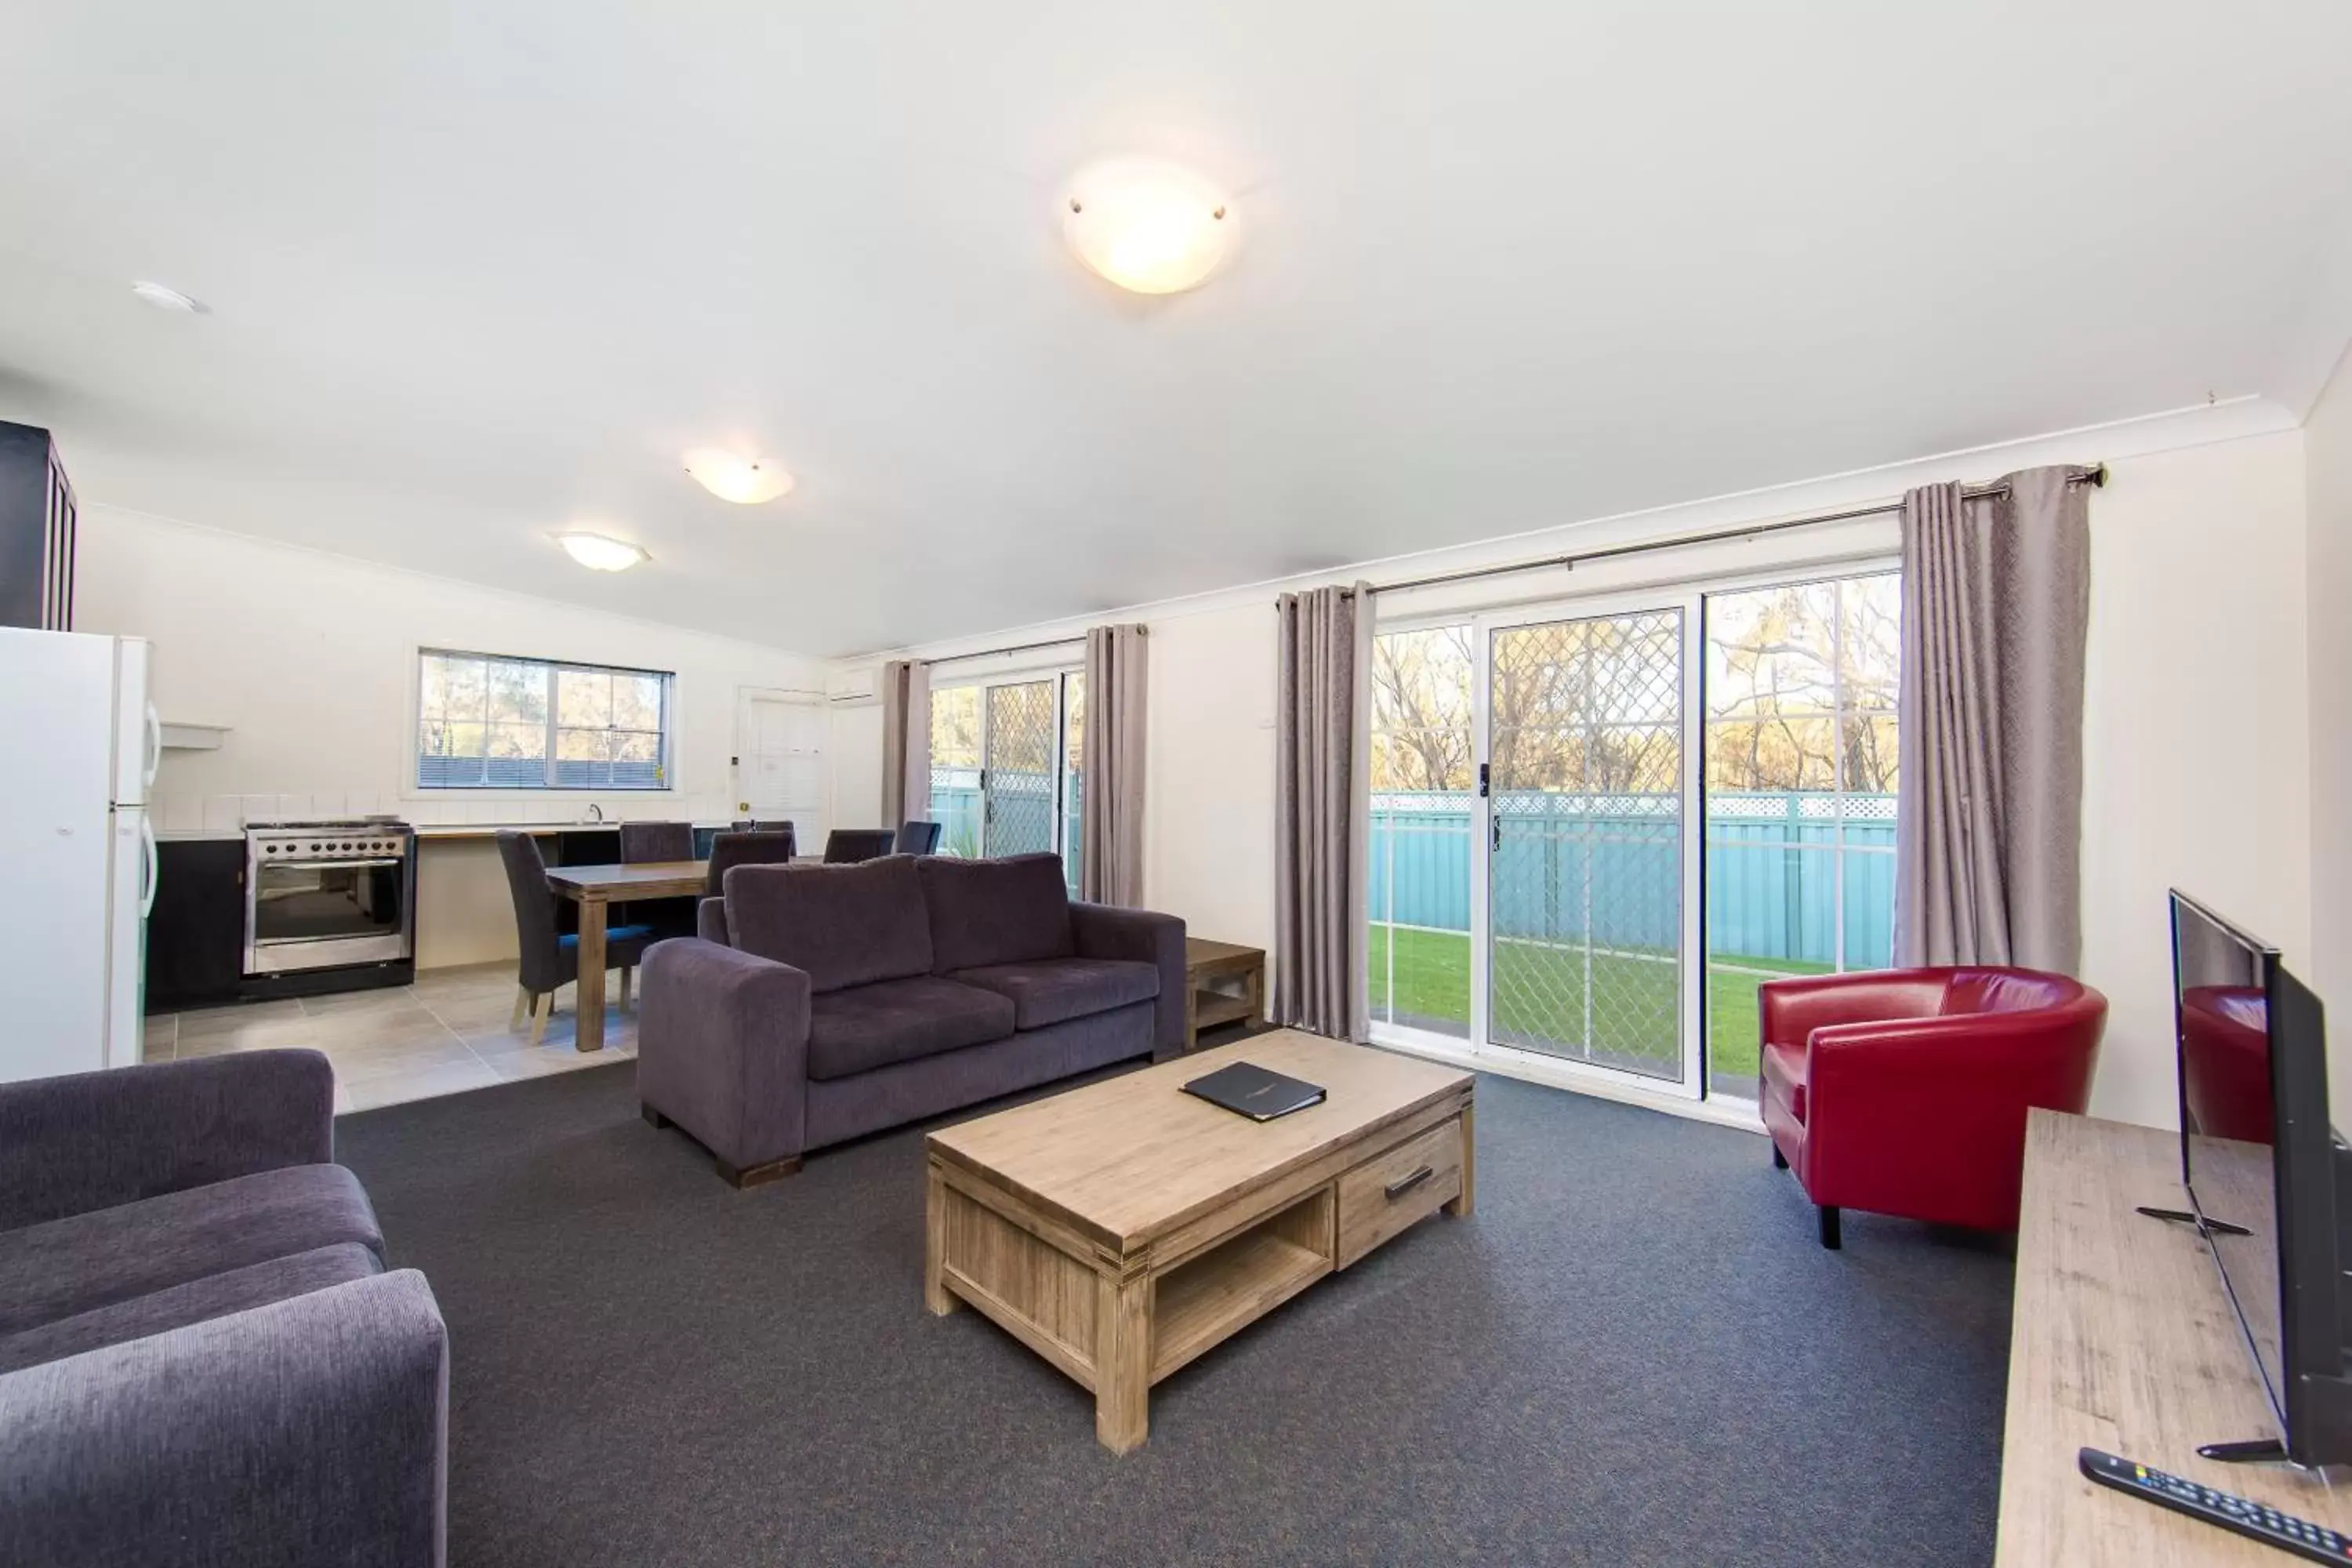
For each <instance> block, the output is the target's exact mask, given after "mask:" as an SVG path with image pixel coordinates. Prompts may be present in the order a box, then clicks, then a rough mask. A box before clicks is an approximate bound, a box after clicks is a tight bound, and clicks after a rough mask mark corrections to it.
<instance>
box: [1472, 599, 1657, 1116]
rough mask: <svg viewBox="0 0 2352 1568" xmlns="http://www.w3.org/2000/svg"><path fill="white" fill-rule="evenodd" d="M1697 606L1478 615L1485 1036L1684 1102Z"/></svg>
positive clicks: (1480, 951) (1480, 987)
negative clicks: (1482, 653)
mask: <svg viewBox="0 0 2352 1568" xmlns="http://www.w3.org/2000/svg"><path fill="white" fill-rule="evenodd" d="M1695 623H1696V604H1692V603H1683V602H1677V601H1676V599H1675V596H1673V595H1669V596H1668V597H1667V600H1666V602H1665V603H1663V604H1638V605H1633V606H1631V607H1628V608H1625V609H1623V610H1622V611H1618V610H1614V609H1613V608H1612V611H1611V613H1607V614H1591V615H1578V616H1563V617H1560V618H1556V619H1543V620H1528V619H1525V618H1515V619H1511V620H1508V621H1506V620H1504V619H1502V618H1499V617H1489V618H1487V619H1486V621H1485V622H1484V623H1483V625H1484V626H1485V628H1486V655H1487V658H1486V672H1485V673H1486V679H1485V681H1484V682H1483V686H1484V690H1483V692H1482V695H1483V697H1484V699H1485V700H1484V702H1483V704H1482V708H1483V710H1484V711H1483V715H1482V716H1483V718H1484V720H1485V722H1484V725H1483V729H1484V731H1485V739H1486V745H1485V748H1484V749H1485V752H1486V764H1487V767H1486V780H1485V784H1486V794H1485V797H1484V799H1483V800H1482V801H1481V803H1480V805H1481V807H1482V809H1483V812H1484V815H1485V816H1486V824H1485V826H1486V833H1485V836H1484V837H1485V839H1486V865H1485V872H1486V875H1485V877H1484V878H1483V880H1484V882H1485V884H1486V887H1485V898H1484V900H1483V903H1484V905H1485V911H1484V912H1485V914H1486V921H1485V922H1484V923H1485V925H1486V931H1485V933H1484V935H1485V941H1484V942H1480V943H1475V944H1474V948H1475V953H1476V956H1477V958H1478V959H1480V960H1482V961H1483V962H1482V963H1480V965H1479V966H1480V968H1481V969H1482V970H1483V971H1484V973H1483V974H1482V975H1481V976H1479V977H1478V984H1475V986H1474V990H1475V991H1477V992H1481V993H1483V999H1484V1001H1485V1006H1484V1007H1483V1008H1482V1009H1480V1010H1481V1011H1482V1012H1483V1013H1484V1015H1485V1019H1484V1022H1485V1031H1484V1035H1483V1038H1484V1039H1485V1040H1486V1042H1488V1043H1489V1044H1490V1045H1493V1046H1499V1047H1510V1048H1514V1049H1517V1050H1523V1051H1530V1052H1535V1053H1538V1054H1540V1055H1541V1056H1544V1057H1547V1058H1555V1059H1557V1060H1559V1061H1561V1062H1565V1063H1570V1064H1573V1065H1574V1066H1575V1067H1576V1068H1578V1069H1579V1070H1589V1071H1592V1072H1596V1073H1601V1074H1605V1075H1608V1076H1612V1077H1631V1078H1633V1079H1640V1080H1642V1081H1643V1082H1645V1083H1647V1084H1648V1085H1649V1087H1651V1088H1653V1089H1660V1088H1664V1089H1669V1090H1672V1091H1679V1092H1682V1093H1686V1094H1692V1095H1696V1093H1697V1092H1698V1061H1699V1055H1698V1031H1697V1030H1696V1029H1694V1028H1686V1027H1685V1019H1686V1018H1690V1017H1693V1016H1696V997H1695V996H1694V995H1693V994H1692V991H1693V988H1694V984H1695V983H1694V980H1693V977H1692V973H1691V966H1690V964H1689V963H1688V962H1687V958H1686V953H1687V951H1688V947H1689V940H1688V939H1689V934H1690V933H1689V931H1688V927H1689V924H1690V921H1691V917H1692V913H1693V911H1694V910H1695V907H1696V890H1695V889H1694V888H1693V886H1692V885H1691V884H1692V881H1693V876H1692V865H1693V857H1692V855H1691V854H1690V848H1689V845H1688V843H1687V837H1688V831H1689V824H1690V820H1691V818H1690V813H1689V811H1688V809H1687V805H1688V802H1689V800H1690V798H1691V793H1692V789H1693V786H1694V782H1695V781H1694V779H1693V776H1692V769H1691V763H1692V761H1693V752H1694V751H1695V747H1694V745H1693V743H1692V740H1693V738H1692V736H1691V735H1690V733H1689V711H1688V708H1689V705H1688V704H1687V703H1686V702H1685V687H1686V680H1685V672H1686V671H1687V670H1688V669H1689V668H1691V658H1690V653H1689V650H1688V648H1687V647H1686V644H1687V641H1688V639H1689V637H1690V636H1691V632H1692V628H1693V626H1694V625H1695Z"/></svg>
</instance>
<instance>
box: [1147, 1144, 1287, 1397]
mask: <svg viewBox="0 0 2352 1568" xmlns="http://www.w3.org/2000/svg"><path fill="white" fill-rule="evenodd" d="M1330 1272H1331V1194H1330V1191H1329V1189H1328V1188H1325V1189H1320V1190H1318V1191H1317V1192H1315V1193H1313V1194H1309V1195H1308V1196H1307V1199H1306V1201H1305V1202H1303V1203H1298V1204H1294V1205H1291V1206H1290V1207H1289V1208H1286V1209H1284V1210H1283V1211H1282V1212H1281V1213H1279V1214H1276V1215H1269V1216H1268V1217H1267V1218H1265V1219H1263V1220H1260V1221H1259V1222H1258V1223H1257V1224H1255V1225H1254V1226H1250V1227H1249V1228H1248V1229H1246V1230H1244V1231H1242V1232H1240V1233H1239V1234H1238V1235H1235V1236H1232V1237H1227V1238H1226V1239H1225V1240H1223V1241H1221V1242H1219V1243H1218V1244H1217V1245H1216V1246H1214V1247H1210V1248H1209V1249H1208V1250H1207V1251H1206V1252H1203V1253H1201V1254H1200V1255H1198V1256H1197V1257H1194V1258H1188V1259H1187V1260H1185V1261H1184V1262H1182V1263H1180V1264H1178V1265H1177V1266H1176V1267H1175V1268H1171V1269H1170V1270H1169V1271H1168V1272H1167V1273H1165V1274H1162V1275H1160V1278H1159V1279H1158V1281H1157V1282H1156V1288H1157V1290H1158V1298H1157V1300H1154V1301H1153V1303H1152V1310H1151V1321H1152V1334H1153V1338H1152V1351H1151V1381H1152V1382H1154V1383H1158V1382H1159V1381H1160V1379H1161V1378H1163V1377H1166V1376H1167V1375H1168V1374H1169V1373H1171V1372H1174V1371H1175V1370H1176V1369H1177V1368H1178V1367H1180V1366H1182V1365H1183V1364H1184V1363H1187V1362H1189V1361H1191V1360H1192V1358H1193V1357H1195V1356H1197V1355H1199V1354H1200V1353H1201V1352H1202V1351H1205V1350H1207V1349H1208V1348H1209V1347H1210V1346H1212V1345H1213V1344H1216V1343H1217V1342H1220V1341H1222V1340H1223V1339H1225V1338H1227V1337H1228V1336H1230V1335H1231V1334H1232V1333H1233V1332H1234V1331H1235V1330H1236V1329H1239V1328H1241V1327H1242V1326H1243V1325H1244V1324H1245V1323H1249V1322H1252V1321H1255V1320H1256V1319H1258V1318H1260V1317H1263V1316H1264V1315H1265V1313H1267V1312H1268V1311H1270V1310H1273V1309H1274V1308H1276V1307H1278V1306H1280V1305H1281V1304H1282V1303H1283V1302H1285V1301H1287V1300H1290V1298H1292V1297H1293V1296H1296V1295H1297V1294H1298V1292H1300V1291H1301V1290H1304V1289H1307V1287H1308V1286H1309V1285H1312V1284H1313V1283H1315V1281H1317V1280H1318V1279H1322V1278H1323V1276H1325V1275H1326V1274H1328V1273H1330Z"/></svg>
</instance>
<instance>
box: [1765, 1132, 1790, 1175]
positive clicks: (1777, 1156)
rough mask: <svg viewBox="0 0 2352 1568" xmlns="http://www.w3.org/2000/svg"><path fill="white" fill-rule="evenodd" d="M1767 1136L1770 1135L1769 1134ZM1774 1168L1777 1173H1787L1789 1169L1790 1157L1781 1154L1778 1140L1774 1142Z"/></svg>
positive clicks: (1775, 1139)
mask: <svg viewBox="0 0 2352 1568" xmlns="http://www.w3.org/2000/svg"><path fill="white" fill-rule="evenodd" d="M1766 1136H1768V1137H1769V1136H1770V1135H1769V1133H1768V1134H1767V1135H1766ZM1772 1168H1773V1169H1774V1170H1776V1171H1785V1170H1787V1169H1788V1168H1789V1156H1787V1155H1786V1154H1783V1153H1781V1152H1780V1140H1779V1139H1777V1138H1774V1139H1773V1140H1772Z"/></svg>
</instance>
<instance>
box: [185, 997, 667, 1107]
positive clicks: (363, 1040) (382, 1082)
mask: <svg viewBox="0 0 2352 1568" xmlns="http://www.w3.org/2000/svg"><path fill="white" fill-rule="evenodd" d="M604 994H605V998H606V1003H605V1013H604V1049H603V1050H601V1051H592V1052H588V1053H585V1054H583V1053H582V1052H580V1051H577V1050H574V1049H573V1048H572V987H570V986H568V985H567V986H565V987H564V988H563V989H562V990H561V991H559V992H557V993H556V994H555V1016H554V1017H553V1018H551V1019H550V1020H549V1021H548V1026H547V1035H546V1037H545V1039H544V1040H543V1041H542V1043H541V1044H540V1045H538V1046H536V1047H534V1046H533V1045H532V1044H531V1043H530V1026H529V1025H528V1024H525V1026H524V1027H523V1028H522V1029H520V1030H509V1028H508V1027H507V1018H508V1016H509V1012H510V1011H511V1009H512V1008H513V1006H514V999H515V970H514V965H513V964H511V963H490V964H478V965H475V966H472V967H469V968H465V969H431V970H426V971H425V973H422V974H420V975H418V976H417V980H416V984H414V985H404V986H401V987H399V988H398V989H396V990H382V991H352V992H345V993H343V994H340V995H334V996H310V997H304V998H301V999H300V1000H288V1001H280V1002H257V1003H254V1004H252V1005H248V1006H243V1007H207V1008H205V1009H203V1010H201V1011H198V1012H193V1013H164V1014H158V1015H156V1016H153V1017H151V1018H149V1019H148V1020H147V1059H148V1060H149V1061H169V1060H172V1059H173V1058H180V1057H207V1056H213V1055H215V1054H217V1053H219V1052H222V1051H252V1050H263V1049H267V1048H268V1047H274V1046H310V1047H316V1048H317V1049H319V1050H321V1051H324V1052H326V1053H327V1057H328V1058H329V1059H330V1060H331V1061H332V1062H333V1063H334V1064H335V1110H337V1111H338V1112H341V1111H346V1110H371V1109H373V1107H375V1106H379V1105H396V1104H398V1103H399V1102H400V1101H402V1100H425V1099H429V1098H431V1097H432V1096H434V1095H436V1094H455V1093H457V1092H458V1091H459V1090H462V1089H485V1088H488V1086H489V1085H491V1084H495V1083H505V1082H507V1081H509V1080H510V1079H520V1078H535V1077H537V1076H539V1075H540V1074H541V1073H551V1072H567V1071H569V1070H571V1069H572V1068H584V1067H594V1066H596V1065H597V1064H598V1063H600V1062H609V1061H612V1060H614V1059H615V1058H623V1057H635V1055H636V1054H637V1016H636V1012H635V1002H634V1000H632V1003H631V1007H630V1010H629V1011H627V1012H622V1011H619V1010H618V1009H617V1008H615V1007H614V1001H615V1000H616V999H617V996H618V992H617V990H616V988H615V984H614V978H608V979H607V981H606V984H605V988H604Z"/></svg>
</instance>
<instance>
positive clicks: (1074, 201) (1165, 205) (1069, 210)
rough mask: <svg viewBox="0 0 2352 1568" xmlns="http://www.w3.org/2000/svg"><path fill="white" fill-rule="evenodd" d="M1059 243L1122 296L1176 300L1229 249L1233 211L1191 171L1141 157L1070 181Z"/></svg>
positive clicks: (1120, 160)
mask: <svg viewBox="0 0 2352 1568" xmlns="http://www.w3.org/2000/svg"><path fill="white" fill-rule="evenodd" d="M1062 237H1063V238H1064V239H1066V240H1067V241H1068V242H1069V247H1070V248H1071V249H1072V250H1073V251H1075V252H1076V254H1077V258H1078V259H1079V260H1081V261H1083V262H1085V263H1086V264H1087V266H1088V267H1091V268H1094V269H1095V270H1096V271H1097V272H1099V273H1101V274H1102V275H1103V276H1104V277H1106V278H1108V279H1110V280H1111V281H1112V282H1114V283H1116V284H1118V286H1119V287H1120V288H1122V289H1133V290H1135V292H1137V293H1139V294H1177V293H1181V292H1182V291H1183V290H1185V289H1191V288H1194V287H1197V286H1198V285H1199V284H1201V283H1202V282H1203V281H1205V280H1206V279H1207V278H1208V276H1209V274H1211V273H1212V272H1214V271H1215V270H1216V269H1217V267H1218V265H1219V264H1220V263H1221V262H1223V260H1224V258H1225V252H1226V251H1228V250H1230V249H1231V248H1232V247H1233V243H1234V214H1233V209H1232V208H1231V207H1230V206H1229V205H1226V202H1225V199H1224V197H1223V195H1219V194H1218V192H1217V190H1216V188H1215V187H1214V186H1213V185H1211V184H1209V183H1208V182H1207V181H1206V180H1203V179H1202V178H1201V177H1200V176H1199V175H1198V174H1193V173H1192V171H1191V170H1189V169H1184V168H1180V167H1178V166H1177V165H1176V164H1173V163H1158V162H1155V161H1153V160H1150V159H1144V158H1118V159H1112V160H1110V161H1108V162H1106V163H1094V164H1090V165H1088V166H1087V168H1085V169H1082V170H1080V171H1079V172H1078V174H1077V176H1076V178H1075V179H1073V180H1072V181H1071V182H1070V189H1069V194H1068V195H1067V197H1066V202H1065V206H1064V210H1063V213H1062Z"/></svg>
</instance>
